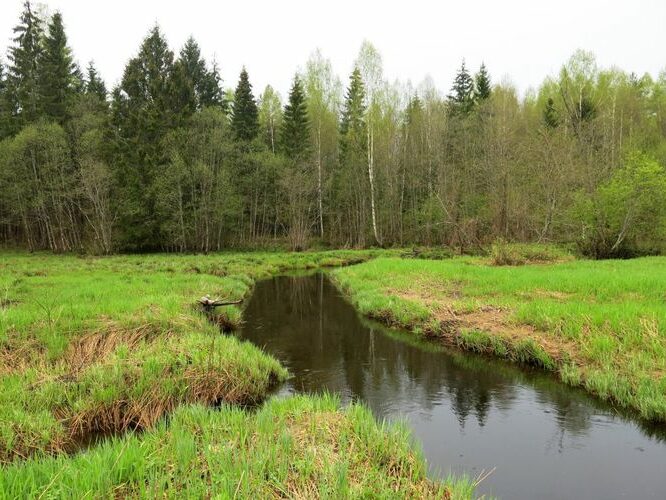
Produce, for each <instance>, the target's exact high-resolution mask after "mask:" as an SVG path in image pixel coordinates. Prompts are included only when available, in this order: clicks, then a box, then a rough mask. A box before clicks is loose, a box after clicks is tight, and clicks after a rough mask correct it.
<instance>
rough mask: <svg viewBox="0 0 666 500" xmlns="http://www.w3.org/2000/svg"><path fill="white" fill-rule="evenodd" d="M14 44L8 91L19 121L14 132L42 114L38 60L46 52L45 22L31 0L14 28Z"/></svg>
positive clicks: (10, 49) (16, 122)
mask: <svg viewBox="0 0 666 500" xmlns="http://www.w3.org/2000/svg"><path fill="white" fill-rule="evenodd" d="M14 35H15V36H14V39H13V42H14V45H13V46H12V47H10V48H9V63H10V65H9V77H8V80H7V83H8V92H9V93H10V96H9V97H10V99H11V100H12V101H13V102H12V106H13V107H14V108H15V109H14V114H15V115H16V118H17V120H16V121H15V123H14V126H13V130H14V132H16V131H18V130H19V129H20V128H21V127H22V126H24V125H25V124H28V123H31V122H33V121H35V120H36V119H37V118H38V117H39V116H40V113H41V96H40V93H39V90H40V89H39V66H38V61H39V60H40V57H41V52H42V37H43V31H42V21H41V20H40V19H39V17H38V16H37V15H36V14H35V12H34V11H33V8H32V5H31V4H30V2H29V1H26V2H25V3H24V4H23V12H22V13H21V17H20V21H19V24H18V25H17V26H16V27H15V28H14Z"/></svg>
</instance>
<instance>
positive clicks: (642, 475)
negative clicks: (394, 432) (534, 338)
mask: <svg viewBox="0 0 666 500" xmlns="http://www.w3.org/2000/svg"><path fill="white" fill-rule="evenodd" d="M244 317H245V320H246V323H245V325H244V327H243V331H242V332H241V334H240V335H241V336H242V337H244V338H246V339H249V340H251V341H252V342H253V343H255V344H257V345H259V346H261V347H263V348H264V349H265V350H266V351H267V352H269V353H271V354H272V355H274V356H275V357H277V358H278V359H280V360H281V361H282V362H283V363H284V364H285V365H286V366H287V367H288V368H289V370H290V371H291V373H292V374H293V375H294V377H293V378H292V379H291V380H290V381H289V382H288V383H287V384H286V385H285V386H284V387H283V388H282V390H281V392H283V393H294V392H308V393H316V392H321V391H329V392H334V393H338V394H340V396H341V398H342V400H343V402H348V401H350V400H361V401H363V402H365V404H367V405H368V406H369V407H370V408H371V409H372V411H373V413H374V414H375V415H376V416H377V417H380V418H389V419H400V418H402V419H405V420H406V421H407V422H408V424H409V425H410V427H411V428H412V430H413V433H414V435H415V436H416V437H417V439H418V440H419V441H420V443H421V445H422V447H423V450H424V452H425V456H426V458H427V460H428V463H429V467H430V470H431V473H432V474H433V476H435V475H437V474H443V475H446V474H448V473H449V472H454V473H460V472H464V473H467V474H468V475H469V476H472V477H476V476H478V474H480V473H481V472H482V471H484V470H485V471H489V470H491V469H493V468H495V471H494V472H493V474H492V475H491V476H490V477H489V478H488V479H486V480H485V481H484V482H483V483H482V484H481V486H480V487H479V489H478V492H479V493H488V494H492V495H497V496H500V497H502V498H506V499H509V498H516V499H550V498H558V499H559V498H562V499H565V498H566V499H571V498H586V499H597V498H598V499H610V498H632V499H635V498H636V499H637V498H660V499H664V498H666V430H665V429H664V428H663V427H661V428H660V427H649V426H648V425H646V424H643V423H641V422H640V421H638V420H635V419H631V418H629V417H626V416H621V415H619V414H618V413H617V412H616V411H614V410H613V409H612V408H610V407H608V406H605V405H604V404H601V403H600V402H598V401H597V400H595V399H593V398H591V397H589V396H587V395H586V394H584V393H583V392H582V391H579V390H575V389H571V388H569V387H566V386H564V385H563V384H560V383H558V382H556V381H555V380H554V379H553V378H552V377H550V376H548V375H545V374H542V373H539V372H537V371H534V372H530V371H526V370H521V369H518V368H515V367H512V366H510V365H508V364H507V363H503V362H501V361H492V360H488V359H486V358H482V357H479V356H475V355H469V354H461V353H459V352H456V351H451V350H446V349H444V348H438V347H436V346H434V345H432V344H430V343H421V342H417V341H415V340H414V337H413V335H411V336H410V335H409V334H400V333H396V332H392V331H387V330H386V329H384V328H381V327H380V326H378V325H376V324H373V323H371V322H368V321H366V320H364V319H362V318H360V317H359V315H358V314H357V313H356V311H355V310H354V309H353V307H352V306H351V305H350V304H349V303H347V302H346V301H345V300H344V299H343V298H342V297H341V296H340V294H339V293H338V292H337V290H336V289H335V288H334V286H333V285H332V284H331V283H330V282H329V281H328V280H327V278H326V277H325V276H323V275H321V274H319V275H311V276H305V277H303V276H301V277H279V278H275V279H273V280H268V281H263V282H260V283H258V284H257V286H256V290H255V292H254V295H253V296H252V298H251V299H250V301H249V303H248V304H247V309H246V311H245V314H244Z"/></svg>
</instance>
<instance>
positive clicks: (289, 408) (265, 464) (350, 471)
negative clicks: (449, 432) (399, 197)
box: [0, 396, 473, 498]
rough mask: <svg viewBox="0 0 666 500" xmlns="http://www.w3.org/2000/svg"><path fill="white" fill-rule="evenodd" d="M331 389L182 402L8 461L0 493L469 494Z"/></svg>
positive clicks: (465, 485) (397, 430)
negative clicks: (147, 421)
mask: <svg viewBox="0 0 666 500" xmlns="http://www.w3.org/2000/svg"><path fill="white" fill-rule="evenodd" d="M338 407H339V402H338V401H337V399H335V398H332V397H328V396H318V397H303V396H297V397H294V398H289V399H274V400H271V401H270V402H268V403H267V404H266V405H264V406H263V407H262V408H261V409H260V410H258V411H256V412H252V411H246V410H243V409H239V408H237V407H232V406H225V407H223V408H222V409H221V410H220V411H214V410H211V409H209V408H206V407H203V406H190V407H183V408H179V409H178V410H176V411H175V412H174V413H173V415H172V417H171V419H170V421H169V422H168V424H167V423H165V422H162V423H160V424H159V425H158V426H157V427H155V428H153V429H152V430H150V431H148V432H146V433H143V434H141V435H138V434H128V435H125V436H122V437H118V438H113V439H111V440H108V441H106V442H105V443H103V444H101V445H100V446H98V447H95V448H94V449H91V450H88V451H86V452H84V453H81V454H78V455H75V456H57V457H36V458H33V459H31V460H28V461H27V462H25V463H22V464H20V465H18V464H17V465H12V466H9V467H7V468H5V469H4V471H3V473H2V474H1V475H0V496H2V497H8V498H29V497H49V498H56V497H83V496H92V497H98V498H99V497H120V496H131V497H142V498H143V497H151V498H156V497H169V498H178V497H182V496H183V495H186V496H187V497H190V498H194V497H196V498H208V497H211V496H213V495H216V496H218V495H219V496H221V497H223V498H284V497H289V498H315V497H320V498H322V497H323V498H361V497H373V498H397V497H400V498H406V497H408V498H471V496H472V494H473V491H472V490H473V486H472V485H471V484H470V482H468V481H464V480H463V481H451V480H449V481H447V482H446V483H438V482H433V481H430V480H429V479H427V478H426V467H425V463H424V461H423V458H422V456H421V455H420V453H418V452H415V451H413V448H412V445H411V440H410V437H409V434H408V432H407V431H406V430H405V428H403V427H401V426H396V425H387V424H378V423H377V422H376V421H375V420H374V418H373V417H372V415H371V414H370V412H369V411H368V410H367V409H366V408H364V407H362V406H359V405H355V404H354V405H351V406H350V407H348V408H346V409H345V410H338Z"/></svg>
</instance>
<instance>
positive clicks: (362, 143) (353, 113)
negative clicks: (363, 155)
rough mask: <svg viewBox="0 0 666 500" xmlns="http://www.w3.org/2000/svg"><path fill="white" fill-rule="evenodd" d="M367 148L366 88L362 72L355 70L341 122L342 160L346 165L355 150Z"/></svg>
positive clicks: (350, 80)
mask: <svg viewBox="0 0 666 500" xmlns="http://www.w3.org/2000/svg"><path fill="white" fill-rule="evenodd" d="M366 148H367V135H366V123H365V86H364V85H363V79H362V78H361V72H360V71H359V69H358V68H354V71H353V72H352V74H351V77H350V79H349V88H348V89H347V94H346V96H345V106H344V110H343V112H342V120H341V122H340V159H341V161H342V162H343V163H344V162H345V161H346V160H347V158H348V157H349V155H350V154H353V150H354V149H356V150H357V152H363V151H365V150H366Z"/></svg>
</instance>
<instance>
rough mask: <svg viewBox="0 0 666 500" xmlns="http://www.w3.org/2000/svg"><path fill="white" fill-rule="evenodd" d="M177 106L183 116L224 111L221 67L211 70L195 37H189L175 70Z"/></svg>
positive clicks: (214, 66)
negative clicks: (208, 109)
mask: <svg viewBox="0 0 666 500" xmlns="http://www.w3.org/2000/svg"><path fill="white" fill-rule="evenodd" d="M174 92H175V102H176V107H177V109H178V111H179V113H180V114H181V116H183V117H188V116H191V115H192V114H193V113H195V112H196V111H199V110H201V109H203V108H206V107H210V106H219V107H222V108H224V97H223V95H224V94H223V91H222V86H221V78H220V75H219V71H218V69H217V65H215V64H214V65H213V68H212V70H208V67H207V65H206V61H205V59H204V58H203V57H201V50H200V49H199V45H198V44H197V42H196V41H195V40H194V38H192V37H190V38H188V40H187V42H185V45H184V46H183V48H182V50H181V51H180V55H179V56H178V60H177V61H176V64H175V67H174Z"/></svg>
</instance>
